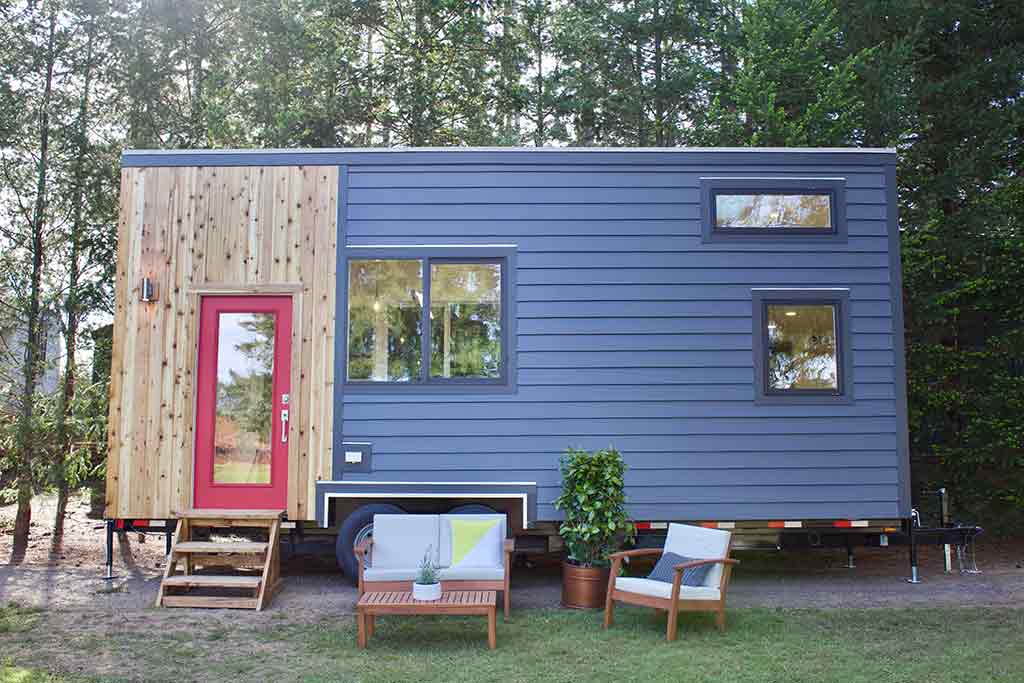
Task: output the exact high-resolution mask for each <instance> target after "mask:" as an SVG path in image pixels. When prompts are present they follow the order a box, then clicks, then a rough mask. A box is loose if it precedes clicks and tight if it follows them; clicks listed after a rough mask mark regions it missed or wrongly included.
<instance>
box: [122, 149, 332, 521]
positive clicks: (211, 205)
mask: <svg viewBox="0 0 1024 683" xmlns="http://www.w3.org/2000/svg"><path fill="white" fill-rule="evenodd" d="M125 166H126V167H125V168H124V170H123V171H122V174H121V215H120V221H119V228H118V257H117V280H116V285H115V314H114V342H113V355H112V368H111V387H110V421H109V438H110V449H109V455H108V467H107V505H106V515H107V516H108V517H121V518H124V517H141V518H166V517H170V516H171V515H172V514H173V513H175V512H177V511H181V510H185V509H187V508H190V507H192V492H193V468H192V463H193V439H194V428H193V424H194V415H193V401H194V392H193V388H194V387H193V384H194V375H195V359H196V349H197V343H198V340H197V319H196V318H197V313H198V310H197V309H198V302H199V295H198V293H197V290H198V291H203V290H206V291H209V292H210V293H213V291H212V290H214V289H217V288H225V289H229V290H232V291H233V292H236V293H244V292H253V293H270V290H274V293H282V291H284V290H285V289H286V290H287V292H289V293H295V295H296V297H295V298H296V299H297V301H296V302H295V305H294V307H293V310H294V313H293V316H294V318H293V354H292V355H293V359H292V368H293V370H292V388H291V394H292V397H293V398H292V402H291V408H290V409H291V413H292V420H291V425H290V429H291V431H290V438H289V444H290V453H289V473H288V478H289V487H288V515H289V517H291V518H292V519H306V518H311V517H312V516H313V512H312V502H311V501H312V496H313V493H314V489H315V482H316V479H317V478H320V477H322V476H323V474H324V472H325V468H327V470H328V471H329V469H330V459H331V449H332V440H331V432H332V426H333V411H334V399H333V397H334V341H335V340H334V329H335V326H334V312H335V292H336V289H335V282H336V278H337V274H336V266H337V260H336V237H337V227H336V221H337V190H338V168H337V166H333V165H331V166H321V167H315V166H305V167H301V166H290V167H286V166H270V167H255V166H252V167H218V166H196V165H181V166H167V165H164V166H152V167H132V166H131V165H130V164H128V163H126V164H125ZM143 275H149V276H150V277H151V278H153V280H154V281H155V283H156V286H157V294H158V301H157V302H155V303H152V304H144V303H142V302H140V301H139V291H138V288H139V285H140V281H141V278H142V276H143Z"/></svg>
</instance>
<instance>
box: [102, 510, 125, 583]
mask: <svg viewBox="0 0 1024 683" xmlns="http://www.w3.org/2000/svg"><path fill="white" fill-rule="evenodd" d="M105 526H106V531H107V544H106V553H107V557H106V559H107V563H106V564H107V573H106V576H104V577H103V580H104V581H113V580H114V579H119V578H121V577H120V576H114V520H112V519H108V520H106V523H105Z"/></svg>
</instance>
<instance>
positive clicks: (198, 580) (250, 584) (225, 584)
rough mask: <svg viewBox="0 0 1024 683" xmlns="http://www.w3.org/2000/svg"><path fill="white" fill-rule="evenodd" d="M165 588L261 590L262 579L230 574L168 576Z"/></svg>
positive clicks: (165, 580)
mask: <svg viewBox="0 0 1024 683" xmlns="http://www.w3.org/2000/svg"><path fill="white" fill-rule="evenodd" d="M164 585H165V586H198V587H200V588H253V589H255V588H259V587H260V577H258V576H235V575H233V574H228V575H224V576H219V575H217V574H192V575H191V576H187V575H185V574H179V575H178V576H168V577H167V578H166V579H164Z"/></svg>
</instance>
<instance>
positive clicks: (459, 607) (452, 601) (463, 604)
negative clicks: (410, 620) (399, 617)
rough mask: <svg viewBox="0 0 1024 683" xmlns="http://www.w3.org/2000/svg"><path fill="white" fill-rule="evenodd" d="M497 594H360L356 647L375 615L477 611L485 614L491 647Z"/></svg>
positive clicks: (494, 641) (362, 641)
mask: <svg viewBox="0 0 1024 683" xmlns="http://www.w3.org/2000/svg"><path fill="white" fill-rule="evenodd" d="M497 602H498V596H497V594H496V593H495V592H494V591H445V592H444V593H441V597H440V599H438V600H413V597H412V593H411V592H408V591H394V592H392V591H388V592H381V593H363V595H362V596H360V598H359V602H357V603H356V621H357V622H358V624H359V634H358V636H357V643H358V645H359V647H360V649H362V648H365V647H366V642H367V641H368V640H369V639H370V638H371V637H372V636H373V622H374V618H376V617H377V615H379V614H407V615H414V614H461V615H472V614H479V615H481V616H484V615H486V616H487V645H488V647H490V648H491V649H492V650H493V649H494V648H495V647H497V645H498V637H497V633H496V629H495V622H496V618H495V607H496V605H497Z"/></svg>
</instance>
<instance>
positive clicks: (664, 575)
mask: <svg viewBox="0 0 1024 683" xmlns="http://www.w3.org/2000/svg"><path fill="white" fill-rule="evenodd" d="M697 559H699V558H696V557H683V556H682V555H677V554H676V553H664V554H662V556H661V559H660V560H658V563H657V564H656V565H654V569H652V570H651V573H650V574H648V575H647V578H648V579H653V580H654V581H664V582H665V583H672V579H674V578H675V574H676V570H675V566H676V565H677V564H683V563H684V562H693V561H695V560H697ZM709 571H711V565H710V564H702V565H700V566H699V567H690V568H689V569H684V570H683V581H682V585H684V586H703V585H704V579H705V578H707V575H708V572H709Z"/></svg>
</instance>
